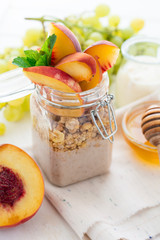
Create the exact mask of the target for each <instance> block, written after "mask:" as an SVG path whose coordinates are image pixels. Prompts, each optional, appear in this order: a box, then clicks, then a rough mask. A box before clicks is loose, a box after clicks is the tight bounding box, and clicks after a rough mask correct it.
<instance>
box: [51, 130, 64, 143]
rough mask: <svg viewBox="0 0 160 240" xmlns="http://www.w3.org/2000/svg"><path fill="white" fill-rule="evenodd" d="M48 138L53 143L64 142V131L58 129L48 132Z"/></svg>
mask: <svg viewBox="0 0 160 240" xmlns="http://www.w3.org/2000/svg"><path fill="white" fill-rule="evenodd" d="M49 138H50V140H52V141H53V142H55V143H61V142H64V133H62V132H60V131H58V130H53V132H50V133H49Z"/></svg>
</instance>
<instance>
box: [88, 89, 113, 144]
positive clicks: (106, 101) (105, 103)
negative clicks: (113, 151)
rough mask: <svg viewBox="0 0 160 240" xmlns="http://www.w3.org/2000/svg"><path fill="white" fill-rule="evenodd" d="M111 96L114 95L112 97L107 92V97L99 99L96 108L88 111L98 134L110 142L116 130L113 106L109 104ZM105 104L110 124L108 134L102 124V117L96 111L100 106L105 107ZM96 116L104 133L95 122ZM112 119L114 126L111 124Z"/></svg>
mask: <svg viewBox="0 0 160 240" xmlns="http://www.w3.org/2000/svg"><path fill="white" fill-rule="evenodd" d="M105 98H106V96H105ZM113 98H114V97H113V95H112V94H107V99H103V100H101V101H99V102H98V103H97V107H96V109H95V110H91V111H90V113H91V117H92V120H93V122H94V124H95V126H96V128H97V129H98V131H99V133H100V135H101V136H102V138H103V139H108V140H109V141H110V142H111V143H113V142H114V134H115V133H116V131H117V123H116V119H115V115H114V111H113V107H112V105H111V104H110V103H111V101H112V100H113ZM105 106H107V108H108V117H109V126H110V131H111V133H110V134H108V133H107V130H106V128H105V126H104V124H103V122H102V119H101V117H100V116H99V113H98V112H99V108H100V107H105ZM96 117H97V118H98V120H99V122H100V124H101V126H102V129H103V131H104V133H103V132H102V131H101V129H100V128H99V126H98V124H97V122H96ZM112 120H113V123H114V126H112Z"/></svg>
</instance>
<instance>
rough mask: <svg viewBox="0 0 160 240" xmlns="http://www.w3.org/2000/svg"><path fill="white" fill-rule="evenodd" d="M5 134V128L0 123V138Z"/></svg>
mask: <svg viewBox="0 0 160 240" xmlns="http://www.w3.org/2000/svg"><path fill="white" fill-rule="evenodd" d="M5 132H6V126H5V124H4V123H0V136H2V135H4V134H5Z"/></svg>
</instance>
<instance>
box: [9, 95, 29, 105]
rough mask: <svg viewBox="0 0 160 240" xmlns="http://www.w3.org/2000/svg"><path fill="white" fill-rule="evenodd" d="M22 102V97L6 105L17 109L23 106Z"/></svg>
mask: <svg viewBox="0 0 160 240" xmlns="http://www.w3.org/2000/svg"><path fill="white" fill-rule="evenodd" d="M24 100H25V98H24V97H22V98H18V99H15V100H12V101H10V102H8V104H9V105H10V106H12V107H18V106H20V105H22V104H23V102H24Z"/></svg>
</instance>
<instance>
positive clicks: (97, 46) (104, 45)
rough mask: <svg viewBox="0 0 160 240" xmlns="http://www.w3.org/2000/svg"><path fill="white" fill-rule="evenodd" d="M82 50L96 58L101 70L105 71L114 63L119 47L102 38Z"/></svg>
mask: <svg viewBox="0 0 160 240" xmlns="http://www.w3.org/2000/svg"><path fill="white" fill-rule="evenodd" d="M84 52H85V53H87V54H90V55H91V56H92V57H94V58H95V59H96V60H98V62H99V63H100V66H101V68H102V72H105V71H107V70H108V69H110V68H111V67H113V65H114V64H115V63H116V60H117V58H118V54H119V48H118V47H117V46H116V45H115V44H113V43H111V42H109V41H106V40H102V41H98V42H96V43H94V44H92V45H91V46H89V47H88V48H87V49H86V50H85V51H84Z"/></svg>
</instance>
